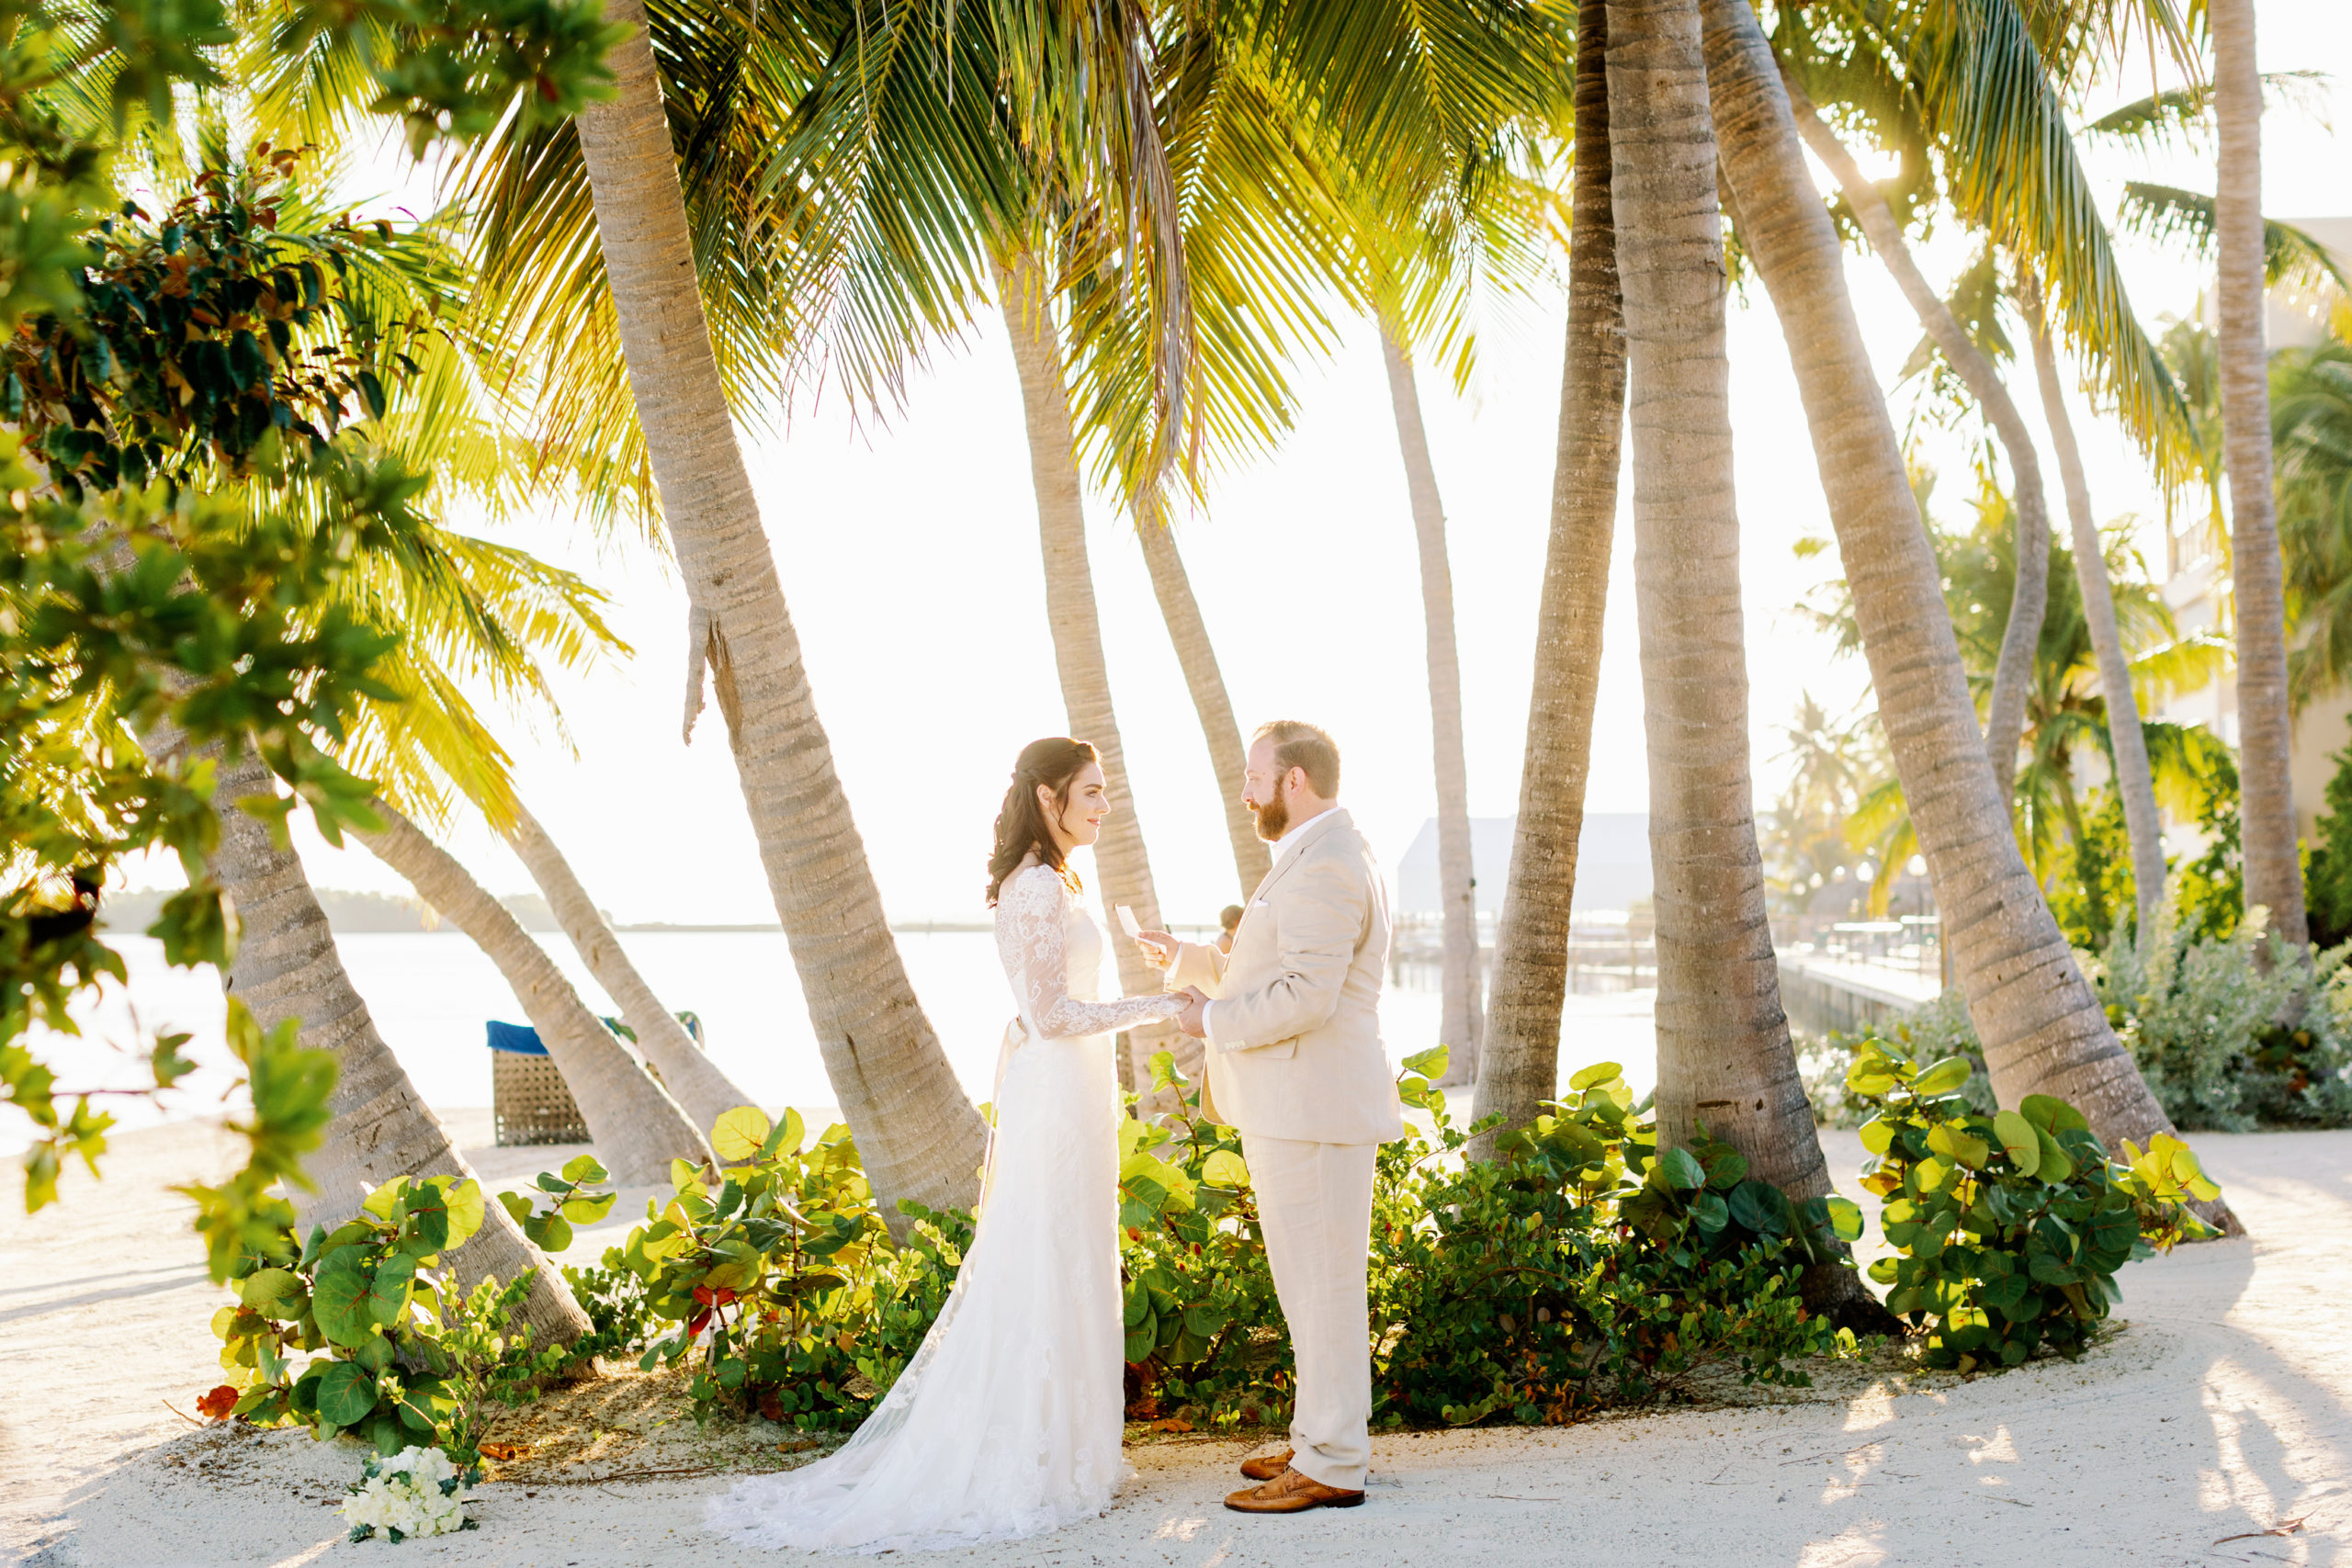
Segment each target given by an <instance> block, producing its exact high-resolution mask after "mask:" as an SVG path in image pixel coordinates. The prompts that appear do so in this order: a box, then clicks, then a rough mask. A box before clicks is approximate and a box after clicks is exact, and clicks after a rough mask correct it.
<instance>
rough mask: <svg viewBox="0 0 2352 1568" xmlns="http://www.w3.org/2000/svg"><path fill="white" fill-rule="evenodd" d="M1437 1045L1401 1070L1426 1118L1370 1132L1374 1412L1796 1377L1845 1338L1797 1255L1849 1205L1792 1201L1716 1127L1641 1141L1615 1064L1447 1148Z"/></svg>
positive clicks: (1457, 1416)
mask: <svg viewBox="0 0 2352 1568" xmlns="http://www.w3.org/2000/svg"><path fill="white" fill-rule="evenodd" d="M1445 1055H1446V1054H1445V1052H1444V1051H1443V1049H1442V1048H1441V1049H1439V1050H1437V1051H1434V1052H1430V1053H1425V1054H1424V1055H1419V1056H1416V1057H1414V1058H1412V1059H1411V1060H1410V1061H1408V1064H1407V1070H1406V1072H1405V1074H1404V1075H1403V1077H1401V1078H1400V1080H1399V1089H1400V1092H1401V1093H1402V1095H1403V1097H1404V1099H1405V1100H1406V1102H1407V1103H1408V1104H1409V1105H1412V1106H1415V1107H1417V1108H1419V1110H1421V1111H1425V1112H1426V1113H1427V1114H1428V1116H1429V1118H1430V1133H1429V1134H1423V1133H1422V1132H1421V1131H1420V1130H1419V1128H1417V1127H1416V1128H1412V1129H1409V1130H1408V1133H1407V1134H1406V1136H1405V1137H1404V1138H1402V1139H1400V1140H1398V1141H1397V1142H1395V1143H1391V1144H1388V1145H1384V1146H1383V1148H1382V1150H1381V1154H1380V1165H1379V1176H1378V1184H1377V1187H1376V1189H1375V1195H1374V1210H1373V1298H1374V1300H1373V1317H1374V1325H1375V1329H1376V1332H1377V1333H1378V1336H1379V1348H1377V1349H1376V1350H1375V1354H1374V1378H1373V1382H1374V1395H1373V1397H1374V1410H1375V1412H1376V1413H1377V1415H1378V1416H1379V1417H1380V1418H1382V1419H1384V1420H1385V1421H1386V1422H1387V1423H1388V1424H1390V1425H1402V1424H1405V1423H1408V1422H1411V1423H1415V1424H1425V1423H1436V1422H1444V1423H1446V1424H1449V1425H1455V1426H1463V1425H1468V1424H1471V1423H1475V1422H1479V1421H1484V1420H1487V1419H1488V1418H1490V1417H1493V1416H1504V1417H1506V1418H1508V1419H1510V1420H1514V1421H1517V1422H1520V1423H1521V1424H1536V1423H1558V1422H1564V1421H1569V1420H1574V1419H1577V1418H1578V1417H1580V1416H1586V1415H1589V1414H1591V1413H1592V1412H1593V1411H1596V1410H1599V1409H1601V1408H1605V1407H1607V1406H1611V1405H1618V1404H1645V1403H1648V1402H1651V1401H1655V1400H1657V1399H1660V1398H1666V1397H1670V1396H1674V1395H1677V1394H1681V1393H1687V1392H1688V1391H1689V1390H1690V1387H1691V1382H1692V1380H1693V1379H1694V1378H1695V1377H1697V1376H1698V1375H1699V1374H1700V1373H1702V1371H1707V1370H1709V1369H1711V1368H1716V1367H1725V1368H1729V1369H1732V1370H1734V1371H1736V1373H1737V1375H1738V1377H1739V1379H1740V1381H1741V1382H1766V1383H1787V1384H1794V1385H1803V1384H1804V1382H1806V1376H1805V1374H1804V1371H1802V1370H1800V1369H1799V1368H1798V1367H1797V1366H1795V1365H1794V1364H1793V1363H1794V1362H1795V1361H1796V1360H1797V1359H1799V1358H1802V1357H1805V1356H1810V1355H1814V1354H1817V1353H1820V1352H1823V1351H1826V1350H1830V1349H1832V1348H1837V1347H1838V1346H1839V1345H1840V1344H1843V1345H1846V1346H1850V1345H1851V1344H1852V1337H1851V1336H1850V1335H1845V1334H1844V1333H1843V1331H1840V1330H1837V1329H1834V1328H1833V1327H1832V1325H1830V1324H1829V1323H1828V1322H1827V1321H1826V1320H1825V1319H1822V1318H1819V1317H1815V1316H1813V1315H1812V1314H1808V1313H1807V1312H1806V1310H1805V1308H1804V1303H1802V1301H1801V1300H1800V1299H1799V1296H1798V1292H1797V1281H1798V1279H1799V1277H1800V1275H1801V1274H1802V1272H1803V1270H1804V1266H1805V1264H1806V1262H1807V1261H1808V1260H1809V1259H1811V1258H1814V1257H1816V1256H1821V1255H1822V1254H1823V1251H1824V1249H1826V1248H1828V1247H1834V1246H1836V1245H1837V1238H1838V1237H1843V1238H1845V1239H1851V1238H1852V1237H1853V1236H1855V1235H1860V1217H1861V1216H1860V1210H1858V1209H1857V1208H1856V1207H1855V1205H1853V1204H1852V1203H1850V1202H1847V1201H1845V1200H1842V1199H1829V1200H1821V1199H1816V1200H1815V1201H1813V1202H1811V1203H1809V1204H1807V1205H1805V1207H1804V1211H1803V1212H1802V1213H1800V1212H1798V1211H1796V1210H1795V1209H1793V1208H1792V1205H1791V1204H1790V1202H1789V1201H1788V1199H1787V1198H1786V1197H1785V1196H1784V1195H1783V1194H1782V1193H1781V1191H1780V1190H1779V1189H1777V1188H1774V1187H1772V1186H1770V1185H1769V1184H1767V1183H1765V1182H1762V1181H1758V1180H1756V1179H1752V1178H1750V1177H1749V1176H1748V1175H1747V1161H1746V1159H1745V1158H1743V1157H1742V1156H1740V1155H1739V1154H1738V1153H1736V1151H1734V1150H1733V1149H1732V1148H1731V1147H1729V1145H1724V1144H1722V1143H1720V1142H1717V1141H1716V1140H1714V1139H1712V1138H1709V1137H1706V1136H1705V1135H1704V1134H1703V1131H1702V1135H1701V1136H1700V1137H1698V1138H1697V1139H1695V1140H1694V1141H1693V1142H1692V1144H1691V1145H1690V1146H1688V1147H1681V1148H1675V1149H1671V1150H1669V1151H1668V1153H1667V1154H1666V1155H1665V1156H1664V1157H1662V1158H1661V1157H1659V1156H1658V1155H1657V1127H1656V1123H1655V1122H1653V1121H1651V1120H1650V1119H1649V1118H1647V1117H1646V1116H1644V1115H1642V1114H1640V1112H1639V1111H1637V1110H1636V1108H1635V1106H1634V1096H1633V1093H1632V1091H1631V1090H1630V1089H1628V1088H1627V1087H1626V1084H1625V1081H1624V1079H1623V1077H1621V1076H1620V1075H1619V1072H1618V1068H1617V1066H1616V1064H1614V1063H1601V1064H1600V1065H1599V1066H1590V1067H1587V1068H1585V1069H1584V1070H1583V1071H1581V1072H1579V1073H1577V1075H1576V1077H1574V1078H1572V1079H1571V1080H1570V1089H1569V1092H1568V1095H1567V1097H1566V1099H1564V1100H1560V1101H1557V1102H1556V1103H1555V1104H1554V1105H1553V1106H1552V1113H1551V1114H1547V1115H1544V1116H1541V1117H1539V1118H1538V1119H1537V1120H1536V1121H1535V1122H1534V1123H1533V1124H1532V1125H1531V1126H1529V1127H1528V1128H1526V1129H1524V1130H1522V1131H1521V1132H1516V1133H1510V1134H1503V1135H1502V1136H1501V1138H1500V1139H1498V1154H1499V1155H1500V1156H1501V1157H1500V1158H1499V1159H1498V1160H1497V1161H1495V1162H1493V1163H1486V1162H1476V1161H1464V1159H1463V1158H1462V1155H1463V1151H1464V1148H1465V1146H1466V1145H1467V1144H1468V1143H1469V1140H1470V1136H1471V1134H1472V1133H1473V1132H1475V1131H1477V1130H1478V1129H1476V1128H1474V1129H1470V1130H1464V1129H1460V1128H1457V1127H1455V1126H1454V1125H1453V1120H1452V1118H1451V1116H1450V1115H1449V1114H1448V1112H1447V1111H1446V1107H1445V1099H1444V1096H1443V1094H1442V1092H1440V1091H1439V1090H1437V1089H1434V1088H1432V1087H1431V1085H1430V1079H1431V1078H1432V1077H1436V1076H1438V1075H1441V1074H1442V1072H1443V1070H1444V1061H1445Z"/></svg>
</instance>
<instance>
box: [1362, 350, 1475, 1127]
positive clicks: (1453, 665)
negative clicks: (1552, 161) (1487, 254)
mask: <svg viewBox="0 0 2352 1568" xmlns="http://www.w3.org/2000/svg"><path fill="white" fill-rule="evenodd" d="M1380 357H1381V360H1382V362H1383V363H1384V364H1385V366H1386V367H1387V369H1388V400H1389V402H1390V404H1391V405H1392V406H1393V407H1394V408H1395V409H1396V411H1397V446H1398V448H1399V449H1400V450H1401V451H1402V452H1403V454H1404V458H1405V488H1406V491H1407V492H1408V494H1409V495H1410V496H1411V498H1412V503H1413V537H1414V539H1415V541H1416V542H1417V543H1418V544H1419V547H1420V555H1421V618H1422V624H1423V626H1425V627H1426V629H1427V632H1428V637H1429V665H1430V745H1431V750H1432V752H1433V754H1434V756H1435V760H1436V765H1437V893H1438V908H1439V909H1440V910H1441V911H1442V913H1441V915H1440V919H1442V921H1443V922H1444V924H1443V927H1442V936H1443V940H1444V947H1443V949H1442V958H1441V960H1440V963H1439V966H1438V990H1439V997H1440V1010H1439V1021H1438V1038H1439V1039H1440V1040H1442V1041H1443V1042H1444V1043H1446V1044H1448V1045H1450V1046H1452V1047H1453V1055H1452V1057H1451V1058H1450V1059H1449V1060H1448V1061H1447V1063H1446V1069H1445V1076H1444V1077H1443V1079H1442V1082H1443V1083H1445V1084H1448V1085H1452V1084H1465V1083H1468V1082H1470V1081H1471V1080H1472V1079H1473V1078H1475V1077H1476V1076H1477V1071H1478V1041H1479V1036H1480V1034H1481V1033H1482V1032H1484V1031H1483V1029H1482V1027H1481V1025H1482V1022H1483V1020H1482V1019H1481V1017H1480V1014H1481V1012H1482V1009H1481V1008H1480V1006H1479V999H1480V998H1479V996H1478V989H1479V987H1478V906H1477V902H1476V899H1477V897H1478V894H1477V888H1476V880H1477V878H1476V873H1475V872H1474V871H1473V869H1472V863H1471V858H1470V782H1469V771H1468V769H1467V767H1466V766H1465V764H1464V761H1463V760H1462V660H1461V657H1460V655H1459V654H1458V653H1457V652H1456V651H1455V648H1454V641H1453V567H1452V565H1451V564H1449V563H1448V561H1447V560H1446V556H1445V505H1444V503H1443V502H1441V501H1440V500H1439V499H1438V493H1437V468H1436V467H1435V466H1434V465H1433V464H1432V463H1430V441H1429V433H1428V431H1427V430H1426V429H1425V428H1424V427H1423V426H1422V423H1421V398H1420V393H1419V390H1418V389H1416V388H1415V387H1414V385H1413V367H1412V365H1411V363H1410V362H1409V361H1408V360H1407V359H1406V357H1405V349H1404V345H1403V344H1400V343H1398V342H1397V331H1396V328H1395V327H1394V326H1393V325H1392V324H1391V323H1390V322H1389V321H1388V319H1387V318H1386V317H1385V316H1384V317H1382V318H1381V321H1380Z"/></svg>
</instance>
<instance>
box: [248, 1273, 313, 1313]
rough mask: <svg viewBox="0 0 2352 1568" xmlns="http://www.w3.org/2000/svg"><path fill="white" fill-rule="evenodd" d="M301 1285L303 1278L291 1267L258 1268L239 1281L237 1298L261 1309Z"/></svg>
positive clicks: (297, 1289)
mask: <svg viewBox="0 0 2352 1568" xmlns="http://www.w3.org/2000/svg"><path fill="white" fill-rule="evenodd" d="M301 1286H302V1281H301V1280H300V1278H299V1277H298V1276H297V1275H296V1274H295V1273H294V1271H293V1270H292V1269H254V1271H253V1272H252V1273H250V1274H248V1275H246V1276H245V1277H244V1278H243V1279H242V1280H238V1281H237V1299H238V1300H239V1301H242V1302H243V1303H245V1304H246V1305H247V1306H249V1307H252V1308H254V1310H255V1311H261V1310H264V1309H266V1308H267V1307H268V1305H269V1304H270V1303H272V1302H275V1301H277V1300H278V1299H280V1298H281V1297H284V1296H288V1295H291V1294H293V1293H294V1292H297V1291H299V1290H300V1289H301Z"/></svg>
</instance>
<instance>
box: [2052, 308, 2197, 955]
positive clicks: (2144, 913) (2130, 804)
mask: <svg viewBox="0 0 2352 1568" xmlns="http://www.w3.org/2000/svg"><path fill="white" fill-rule="evenodd" d="M2018 308H2019V309H2020V310H2023V311H2024V312H2025V324H2026V335H2027V337H2028V338H2029V339H2030V341H2031V342H2032V344H2033V365H2034V374H2035V376H2036V377H2037V378H2038V379H2039V382H2040V389H2041V412H2042V418H2043V419H2044V420H2045V421H2046V422H2047V423H2049V426H2050V444H2051V447H2052V450H2053V451H2055V452H2056V453H2057V455H2058V475H2059V478H2060V479H2061V481H2062V482H2063V483H2064V487H2065V491H2066V518H2067V522H2068V524H2069V525H2071V526H2072V528H2073V530H2074V543H2075V547H2074V551H2073V554H2074V559H2075V581H2076V584H2077V586H2078V587H2079V588H2080V589H2081V591H2082V603H2083V615H2084V620H2085V623H2086V629H2087V630H2088V632H2089V634H2090V640H2091V646H2092V648H2093V649H2095V650H2096V651H2097V653H2098V685H2099V693H2100V695H2101V697H2102V698H2103V700H2104V703H2105V707H2106V718H2107V734H2108V739H2109V749H2110V750H2111V751H2112V754H2113V756H2114V759H2115V788H2116V794H2117V795H2118V796H2119V797H2120V799H2121V801H2122V804H2123V823H2124V829H2125V831H2126V832H2127V833H2128V834H2129V836H2130V838H2131V886H2132V887H2133V889H2134V893H2135V896H2136V902H2137V909H2136V915H2137V919H2136V921H2135V923H2134V925H2133V927H2132V930H2133V932H2134V933H2135V938H2138V939H2143V940H2144V939H2145V938H2146V937H2149V936H2153V935H2154V932H2155V929H2156V907H2157V906H2158V904H2160V903H2161V902H2162V901H2163V898H2164V885H2165V847H2164V823H2163V820H2162V818H2159V817H2158V816H2157V815H2156V784H2155V778H2154V774H2153V773H2151V772H2150V771H2149V767H2148V739H2147V736H2146V734H2145V733H2144V732H2143V729H2142V728H2141V716H2140V700H2139V697H2138V695H2137V694H2135V693H2134V692H2133V691H2132V689H2131V663H2130V660H2128V659H2127V658H2126V657H2125V655H2124V650H2123V630H2122V626H2121V625H2120V623H2119V622H2118V621H2117V619H2116V615H2115V590H2114V586H2113V584H2112V583H2111V582H2109V580H2108V575H2107V557H2106V551H2105V550H2104V549H2103V548H2102V547H2101V546H2100V543H2099V536H2098V524H2097V523H2096V522H2094V521H2092V518H2091V492H2090V481H2089V480H2088V479H2086V477H2085V475H2084V473H2083V454H2082V449H2081V447H2079V446H2076V445H2075V425H2074V421H2073V419H2072V418H2071V417H2070V416H2069V415H2068V414H2067V412H2066V391H2065V388H2064V386H2063V385H2061V384H2060V382H2059V378H2058V351H2057V347H2056V345H2055V344H2052V342H2051V339H2050V324H2049V321H2047V320H2046V319H2045V317H2044V314H2043V311H2042V304H2041V283H2040V281H2039V280H2038V279H2036V278H2035V276H2033V274H2032V272H2031V271H2030V270H2029V269H2021V270H2020V272H2019V276H2018Z"/></svg>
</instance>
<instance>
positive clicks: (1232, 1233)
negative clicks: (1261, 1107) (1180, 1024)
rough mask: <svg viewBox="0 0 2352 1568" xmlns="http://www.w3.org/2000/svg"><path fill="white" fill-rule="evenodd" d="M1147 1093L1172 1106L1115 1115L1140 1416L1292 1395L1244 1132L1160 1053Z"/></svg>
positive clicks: (1250, 1416) (1122, 1244)
mask: <svg viewBox="0 0 2352 1568" xmlns="http://www.w3.org/2000/svg"><path fill="white" fill-rule="evenodd" d="M1151 1066H1152V1091H1153V1093H1154V1094H1155V1095H1157V1096H1160V1097H1162V1102H1163V1103H1169V1104H1171V1105H1172V1107H1173V1108H1172V1109H1171V1110H1170V1111H1167V1112H1165V1113H1164V1114H1162V1115H1159V1116H1157V1117H1154V1118H1151V1119H1148V1120H1145V1119H1142V1118H1136V1117H1130V1118H1128V1119H1126V1120H1125V1121H1122V1122H1120V1123H1119V1140H1120V1141H1119V1237H1120V1241H1119V1273H1120V1290H1121V1292H1122V1302H1123V1304H1124V1307H1125V1326H1126V1334H1127V1343H1126V1358H1127V1365H1128V1370H1129V1376H1130V1378H1131V1380H1132V1381H1133V1383H1134V1398H1133V1399H1132V1400H1131V1401H1130V1406H1129V1407H1130V1409H1131V1410H1132V1411H1133V1412H1134V1413H1135V1414H1136V1415H1137V1416H1146V1417H1149V1416H1159V1415H1161V1414H1162V1413H1163V1412H1167V1411H1173V1410H1179V1409H1182V1410H1189V1411H1192V1412H1193V1413H1194V1416H1195V1417H1196V1418H1200V1419H1205V1420H1207V1421H1210V1422H1213V1423H1215V1424H1216V1425H1218V1426H1231V1425H1233V1424H1235V1423H1236V1422H1239V1421H1245V1420H1256V1421H1264V1420H1267V1419H1270V1418H1271V1417H1272V1415H1273V1414H1274V1413H1276V1412H1279V1411H1281V1410H1283V1409H1286V1408H1287V1407H1288V1404H1289V1397H1290V1396H1289V1392H1288V1391H1289V1387H1290V1380H1291V1377H1292V1368H1291V1355H1290V1345H1289V1342H1288V1339H1287V1337H1284V1336H1280V1335H1277V1334H1276V1333H1275V1332H1273V1325H1275V1324H1276V1323H1278V1322H1279V1321H1280V1318H1281V1307H1280V1305H1279V1304H1278V1303H1276V1301H1275V1299H1274V1280H1273V1274H1272V1270H1271V1269H1268V1267H1267V1264H1266V1245H1265V1236H1264V1234H1263V1232H1262V1231H1261V1229H1260V1228H1259V1224H1258V1204H1257V1197H1256V1194H1255V1193H1254V1192H1253V1191H1252V1190H1250V1168H1249V1166H1248V1165H1247V1163H1245V1162H1244V1160H1243V1158H1242V1155H1241V1137H1240V1134H1238V1133H1236V1132H1235V1131H1234V1130H1233V1129H1232V1128H1230V1127H1226V1126H1221V1125H1219V1124H1217V1123H1216V1122H1210V1121H1208V1120H1206V1119H1205V1118H1204V1117H1203V1116H1202V1115H1201V1095H1200V1090H1199V1089H1198V1088H1197V1087H1196V1086H1194V1085H1193V1084H1192V1083H1190V1082H1189V1081H1187V1080H1186V1079H1185V1078H1184V1077H1183V1076H1182V1074H1181V1073H1179V1072H1177V1070H1176V1060H1175V1057H1174V1056H1173V1055H1170V1053H1168V1052H1165V1051H1162V1052H1160V1053H1159V1054H1158V1055H1155V1056H1153V1057H1152V1059H1151Z"/></svg>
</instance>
